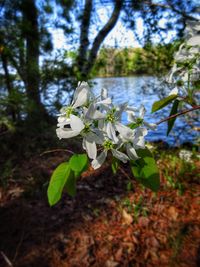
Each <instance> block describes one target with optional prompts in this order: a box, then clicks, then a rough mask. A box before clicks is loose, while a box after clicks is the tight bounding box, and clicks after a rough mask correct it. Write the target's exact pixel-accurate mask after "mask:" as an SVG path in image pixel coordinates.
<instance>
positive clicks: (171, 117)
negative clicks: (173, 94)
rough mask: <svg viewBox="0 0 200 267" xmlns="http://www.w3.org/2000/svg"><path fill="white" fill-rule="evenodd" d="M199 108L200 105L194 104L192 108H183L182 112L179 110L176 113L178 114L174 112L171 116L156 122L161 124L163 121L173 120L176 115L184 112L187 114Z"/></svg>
mask: <svg viewBox="0 0 200 267" xmlns="http://www.w3.org/2000/svg"><path fill="white" fill-rule="evenodd" d="M197 109H200V105H197V106H193V107H192V108H190V109H185V110H183V111H180V112H178V113H176V114H174V115H171V116H169V117H167V118H164V119H162V120H160V121H159V122H157V123H156V124H157V125H159V124H161V123H163V122H165V121H168V120H171V119H173V118H176V117H178V116H181V115H183V114H186V113H188V112H191V111H194V110H197Z"/></svg>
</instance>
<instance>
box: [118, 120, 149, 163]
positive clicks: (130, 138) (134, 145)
mask: <svg viewBox="0 0 200 267" xmlns="http://www.w3.org/2000/svg"><path fill="white" fill-rule="evenodd" d="M116 128H117V131H118V132H119V134H120V138H121V140H122V144H121V145H123V146H124V147H125V148H126V153H127V155H128V156H129V158H130V159H132V160H134V159H137V158H138V155H137V152H136V149H139V148H145V140H144V137H145V135H147V129H145V128H137V129H134V130H132V129H130V128H129V127H127V126H125V125H123V124H121V123H118V124H116Z"/></svg>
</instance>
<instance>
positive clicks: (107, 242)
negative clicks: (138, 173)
mask: <svg viewBox="0 0 200 267" xmlns="http://www.w3.org/2000/svg"><path fill="white" fill-rule="evenodd" d="M63 159H64V154H63V155H62V153H60V152H59V153H53V154H51V155H48V156H45V157H43V156H41V157H37V158H30V159H29V161H25V162H22V166H23V172H24V173H25V174H26V178H25V179H22V178H21V176H20V174H19V173H17V171H16V170H14V174H13V176H14V178H15V179H13V177H12V179H10V180H9V182H8V184H7V185H6V186H4V187H2V188H0V266H1V267H78V266H80V267H87V266H94V267H95V266H99V267H104V266H105V267H118V266H119V267H120V266H134V267H143V266H147V267H151V266H152V267H153V266H160V267H161V266H162V267H165V266H166V267H167V266H169V267H176V266H180V267H193V266H194V267H195V266H200V181H199V179H192V180H191V179H190V180H187V179H186V182H185V183H184V187H185V190H184V192H183V193H182V194H179V193H178V191H177V190H176V189H172V188H170V187H167V186H166V181H165V179H164V178H165V177H164V176H163V175H162V169H163V168H165V166H164V165H162V163H160V170H161V180H162V183H161V188H160V191H159V192H158V193H157V194H155V193H153V192H151V191H150V190H147V189H144V188H142V187H141V186H140V185H138V184H137V183H136V182H134V181H133V183H132V185H133V189H132V190H128V189H127V181H128V175H130V174H129V171H128V169H127V168H126V166H125V167H124V168H123V169H120V170H119V172H118V173H117V174H116V175H113V174H112V171H111V168H110V166H109V164H107V165H106V166H105V167H104V168H103V169H101V170H98V171H92V170H91V171H89V172H87V173H85V174H84V175H83V176H82V178H81V180H80V181H79V182H78V190H77V195H76V197H74V198H71V197H69V196H67V195H66V194H64V196H63V198H62V200H61V201H60V202H59V203H58V204H57V205H56V206H54V207H49V205H48V203H47V197H46V189H47V182H48V180H49V177H50V174H51V172H52V170H53V169H54V168H55V167H56V166H57V165H58V164H59V163H60V162H62V160H63ZM199 170H200V168H198V171H199ZM19 177H20V178H19ZM33 181H34V182H33ZM35 181H36V183H37V182H38V184H42V186H40V188H39V190H38V191H37V190H36V189H33V188H34V186H33V187H32V186H31V185H32V184H34V183H35ZM39 181H42V183H39ZM34 185H35V184H34ZM36 188H37V187H36ZM41 192H43V193H42V194H41Z"/></svg>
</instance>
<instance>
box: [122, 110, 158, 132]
mask: <svg viewBox="0 0 200 267" xmlns="http://www.w3.org/2000/svg"><path fill="white" fill-rule="evenodd" d="M145 112H146V110H145V107H144V106H143V105H141V107H140V109H139V115H138V116H136V115H135V112H133V111H127V114H128V121H129V122H130V127H131V128H133V129H134V128H136V127H139V126H141V125H144V126H146V127H147V128H149V129H151V130H155V129H156V127H157V125H156V124H154V123H148V122H146V121H144V114H145Z"/></svg>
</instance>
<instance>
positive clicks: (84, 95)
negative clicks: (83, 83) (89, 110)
mask: <svg viewBox="0 0 200 267" xmlns="http://www.w3.org/2000/svg"><path fill="white" fill-rule="evenodd" d="M87 101H88V90H87V89H86V88H83V89H82V90H81V91H80V92H79V93H78V95H77V98H76V99H75V101H74V104H73V105H72V106H73V108H78V107H80V106H83V105H85V104H86V103H87Z"/></svg>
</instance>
